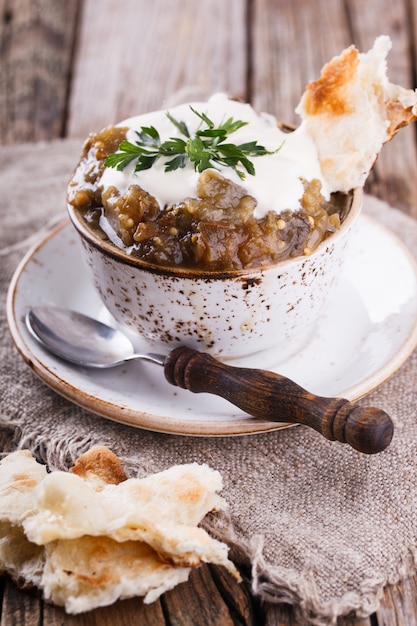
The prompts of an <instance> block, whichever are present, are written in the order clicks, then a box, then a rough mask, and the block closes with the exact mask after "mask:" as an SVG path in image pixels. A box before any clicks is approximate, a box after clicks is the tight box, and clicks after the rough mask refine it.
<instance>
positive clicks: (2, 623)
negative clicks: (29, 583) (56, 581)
mask: <svg viewBox="0 0 417 626" xmlns="http://www.w3.org/2000/svg"><path fill="white" fill-rule="evenodd" d="M41 623H42V600H41V594H40V593H39V592H38V591H36V590H34V591H21V590H19V589H18V588H17V587H16V585H15V584H14V583H13V582H12V581H11V580H10V579H9V578H8V577H5V578H4V593H3V603H2V606H1V620H0V626H39V624H41Z"/></svg>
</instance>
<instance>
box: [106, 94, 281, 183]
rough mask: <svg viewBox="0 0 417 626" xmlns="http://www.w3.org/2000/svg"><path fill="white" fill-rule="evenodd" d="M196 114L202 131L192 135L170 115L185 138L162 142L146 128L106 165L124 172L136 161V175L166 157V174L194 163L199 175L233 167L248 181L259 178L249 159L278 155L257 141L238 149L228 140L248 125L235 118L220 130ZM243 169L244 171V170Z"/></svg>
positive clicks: (237, 146) (211, 122)
mask: <svg viewBox="0 0 417 626" xmlns="http://www.w3.org/2000/svg"><path fill="white" fill-rule="evenodd" d="M190 108H191V110H192V112H193V113H194V114H195V115H197V116H198V117H199V118H200V120H201V121H200V125H199V128H198V130H197V131H196V132H195V133H194V134H191V133H190V132H189V130H188V127H187V125H186V124H185V122H182V121H178V120H176V119H175V118H174V117H173V116H172V115H171V114H170V113H169V112H167V114H166V115H167V117H168V119H169V120H170V122H171V123H172V124H173V125H174V126H175V127H176V128H177V129H178V130H179V131H180V133H181V135H183V136H184V137H185V139H182V138H181V137H171V138H169V139H168V140H166V141H163V142H162V141H161V137H160V135H159V133H158V131H157V130H156V128H155V127H154V126H142V127H141V130H140V131H136V134H137V136H138V141H135V142H134V143H132V142H130V141H127V140H125V141H122V143H121V144H120V146H119V148H118V150H117V152H114V153H113V154H110V155H109V156H108V157H107V158H106V160H105V162H104V164H105V165H106V166H107V167H114V168H116V169H117V170H123V169H124V168H125V167H127V166H128V165H129V163H131V161H134V160H135V159H136V165H135V172H140V171H142V170H147V169H150V168H151V167H152V166H153V164H154V163H155V162H156V161H157V160H158V159H160V158H161V157H164V158H165V159H167V160H166V163H165V171H166V172H171V171H173V170H176V169H178V168H183V167H185V166H186V164H187V161H191V163H193V165H194V169H195V171H196V172H203V171H204V170H206V169H208V168H216V165H223V166H226V167H231V168H232V169H233V170H234V171H235V172H236V173H237V175H238V176H239V177H240V178H241V179H244V178H245V175H246V174H245V171H244V170H246V172H247V173H248V174H252V175H254V174H255V167H254V165H253V163H252V161H250V159H249V158H248V157H257V156H263V155H266V154H274V153H275V152H278V150H279V149H280V148H281V146H280V147H279V148H278V150H275V151H274V152H269V151H268V150H267V149H266V148H264V146H261V145H259V144H258V142H257V141H249V142H247V143H241V144H239V145H235V144H233V143H229V142H228V141H227V140H228V138H229V135H231V134H233V133H234V132H235V131H237V130H238V129H239V128H242V126H246V125H247V124H248V122H244V121H242V120H234V119H233V118H232V117H230V118H229V119H227V120H226V121H225V122H223V123H222V124H220V125H219V126H217V127H216V125H215V124H214V122H213V121H212V120H211V119H210V118H209V117H208V116H207V115H206V114H205V113H200V112H198V111H196V110H195V109H193V107H191V106H190ZM242 167H243V168H244V169H242Z"/></svg>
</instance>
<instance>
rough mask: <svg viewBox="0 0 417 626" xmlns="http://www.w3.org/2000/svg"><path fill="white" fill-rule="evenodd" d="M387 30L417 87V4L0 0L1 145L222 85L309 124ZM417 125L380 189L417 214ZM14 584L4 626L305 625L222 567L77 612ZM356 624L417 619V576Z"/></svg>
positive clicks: (82, 128) (398, 147)
mask: <svg viewBox="0 0 417 626" xmlns="http://www.w3.org/2000/svg"><path fill="white" fill-rule="evenodd" d="M380 34H388V35H390V37H391V39H392V41H393V50H392V52H391V54H390V57H389V77H390V80H391V81H392V82H396V83H399V84H401V85H403V86H405V87H414V86H416V85H417V80H416V65H417V56H416V55H417V2H416V0H396V1H395V2H393V1H392V0H205V1H204V2H197V1H196V0H0V143H1V144H5V145H8V144H15V143H23V142H39V141H49V140H53V139H56V138H64V137H74V138H80V144H81V140H82V139H83V138H84V137H85V136H86V135H87V134H88V133H89V132H91V131H96V130H99V129H100V128H102V127H103V126H105V125H107V124H109V123H112V122H117V121H120V120H121V119H123V118H125V117H128V116H130V115H134V114H137V113H139V112H144V111H147V110H152V109H155V108H160V106H161V105H162V104H163V103H164V102H166V101H167V100H169V99H171V98H172V97H173V94H176V97H177V98H180V97H181V96H183V97H187V96H188V95H190V94H193V95H195V94H197V95H198V94H203V95H204V94H207V93H208V92H212V91H214V90H223V91H226V92H228V93H229V94H231V95H235V96H238V97H240V98H242V99H244V100H248V101H250V102H252V103H253V105H254V106H255V107H256V108H257V109H259V110H266V111H269V112H271V113H275V114H276V115H277V116H278V117H279V118H280V119H282V120H285V121H287V122H290V123H297V118H296V116H295V114H294V109H295V107H296V105H297V104H298V101H299V99H300V96H301V93H302V91H303V88H304V85H305V84H306V83H307V82H308V81H310V80H312V79H314V78H316V77H317V76H318V73H319V71H320V68H321V67H322V65H323V64H324V63H325V62H326V61H328V60H329V58H331V57H332V56H333V55H335V54H338V53H339V52H340V51H341V50H342V49H343V48H345V47H346V46H348V45H350V44H351V43H355V44H356V45H357V46H358V48H359V49H360V50H363V51H366V50H367V49H369V48H370V47H371V46H372V44H373V41H374V39H375V37H376V36H378V35H380ZM416 132H417V130H416V127H415V126H414V127H409V128H408V129H406V130H403V131H402V132H401V133H400V134H399V135H398V136H397V137H396V138H395V139H394V140H393V141H392V142H391V143H390V144H389V145H387V146H386V147H385V148H384V151H383V153H382V155H381V157H380V158H379V159H378V162H377V164H376V166H375V168H374V171H373V173H372V175H371V176H370V179H369V181H368V184H367V191H368V192H369V193H373V194H374V195H376V196H378V197H380V198H382V199H384V200H386V201H388V202H390V203H391V204H392V205H393V206H395V207H397V208H399V209H401V210H402V211H404V212H405V213H407V214H409V215H411V216H414V217H416V218H417V185H416V180H417V176H416V174H417V151H416V149H417V136H416ZM3 210H5V208H4V207H1V208H0V215H1V211H3ZM393 531H395V529H393ZM3 583H4V588H3V595H2V596H1V597H2V612H1V621H0V626H11V625H13V626H17V625H21V624H22V625H23V624H24V625H25V626H32V625H33V626H35V625H36V626H37V625H40V624H43V625H44V626H46V625H47V626H58V625H61V624H69V625H74V626H75V625H77V626H80V625H84V626H89V625H95V624H97V625H100V626H104V625H109V626H110V624H118V626H123V625H124V624H126V625H129V626H130V625H131V624H134V623H138V624H139V623H141V624H144V625H145V626H147V625H149V626H152V625H158V626H159V625H161V626H162V625H167V626H169V625H174V624H175V625H178V626H179V625H181V626H198V625H200V624H201V625H202V626H203V625H204V626H207V625H209V624H210V625H214V626H217V625H218V626H229V625H230V626H233V625H235V626H236V625H241V626H249V625H254V626H255V625H256V626H278V625H280V626H291V625H292V626H302V624H300V623H299V622H297V621H296V620H295V618H294V614H293V612H292V610H291V608H289V607H286V606H275V605H272V604H269V603H266V604H263V605H261V604H260V603H259V602H258V601H256V600H254V599H253V598H252V597H251V596H250V594H249V591H248V586H247V585H242V586H240V587H238V588H237V587H236V585H234V583H233V582H232V581H231V580H230V579H229V578H228V577H227V576H226V575H225V574H224V573H223V572H222V571H219V570H218V569H217V568H209V567H203V568H200V569H199V570H198V571H197V572H195V573H194V574H193V576H192V577H191V580H190V582H189V583H187V584H185V585H181V587H180V588H178V589H174V590H173V591H172V592H169V593H168V594H165V596H164V598H163V599H162V600H161V601H160V602H157V603H154V604H153V605H151V606H150V607H145V606H144V605H143V604H142V602H141V600H140V599H133V600H131V601H130V600H129V601H126V602H123V603H117V604H116V605H114V606H113V607H109V608H107V609H100V610H97V611H93V612H91V613H89V614H86V615H81V616H77V617H69V616H65V614H64V613H63V611H62V610H61V609H56V608H55V607H48V606H46V605H43V603H42V602H41V599H40V596H39V594H37V593H36V592H35V593H27V592H21V591H19V590H17V589H16V588H15V587H14V585H12V584H10V582H9V581H8V580H5V581H3ZM353 624H355V626H416V625H417V578H412V579H409V580H407V581H405V582H403V583H400V584H398V585H393V586H390V587H388V588H387V589H386V591H385V594H384V597H383V598H382V603H381V608H380V610H379V611H378V612H377V613H376V614H374V615H372V616H371V617H369V618H367V619H364V620H359V621H358V620H356V621H355V620H354V619H348V618H343V619H342V618H341V619H339V620H338V626H342V625H343V626H349V625H350V626H353Z"/></svg>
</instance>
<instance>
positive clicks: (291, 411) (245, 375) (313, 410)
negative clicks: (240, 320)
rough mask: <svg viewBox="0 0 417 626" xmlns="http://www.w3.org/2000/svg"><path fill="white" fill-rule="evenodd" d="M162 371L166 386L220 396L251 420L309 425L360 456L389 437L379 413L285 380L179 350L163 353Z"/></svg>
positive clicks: (388, 425)
mask: <svg viewBox="0 0 417 626" xmlns="http://www.w3.org/2000/svg"><path fill="white" fill-rule="evenodd" d="M164 370H165V377H166V379H167V381H168V382H169V383H171V384H172V385H175V386H177V387H182V388H183V389H188V390H189V391H192V392H194V393H201V392H206V393H211V394H214V395H217V396H221V397H222V398H225V399H226V400H228V401H229V402H231V403H232V404H234V405H235V406H237V407H239V408H240V409H242V410H243V411H245V412H246V413H248V414H249V415H252V416H254V417H257V418H261V419H264V420H270V421H273V422H286V423H290V424H304V425H306V426H311V427H312V428H314V429H315V430H317V431H318V432H319V433H321V434H322V435H323V436H324V437H325V438H326V439H329V440H331V441H334V440H337V441H340V442H342V443H347V444H349V445H350V446H352V448H355V450H358V451H359V452H364V453H365V454H375V453H376V452H382V450H385V448H387V447H388V445H389V444H390V442H391V439H392V436H393V431H394V426H393V423H392V421H391V418H390V417H389V416H388V415H387V414H386V413H385V412H384V411H382V410H380V409H377V408H374V407H360V406H357V405H355V404H352V403H351V402H349V401H348V400H345V399H343V398H325V397H320V396H316V395H314V394H312V393H310V392H309V391H306V390H305V389H303V388H302V387H300V386H299V385H298V384H297V383H295V382H293V381H292V380H290V379H288V378H286V377H285V376H281V375H279V374H275V373H274V372H268V371H266V370H260V369H249V368H242V367H233V366H230V365H226V364H225V363H222V362H221V361H218V360H217V359H215V358H213V357H212V356H210V355H209V354H207V353H204V352H198V351H197V350H192V349H190V348H187V347H184V346H181V347H179V348H176V349H175V350H173V351H172V352H171V353H170V354H169V355H168V357H167V358H166V360H165V364H164Z"/></svg>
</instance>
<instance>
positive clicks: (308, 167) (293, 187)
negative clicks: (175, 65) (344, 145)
mask: <svg viewBox="0 0 417 626" xmlns="http://www.w3.org/2000/svg"><path fill="white" fill-rule="evenodd" d="M191 107H192V108H191ZM192 109H194V110H196V111H198V112H199V113H204V114H205V115H207V116H208V117H209V118H210V119H211V120H212V121H213V122H214V124H215V126H218V125H220V124H221V123H222V122H224V121H226V120H227V119H228V118H230V117H232V118H233V119H234V120H242V121H245V122H247V124H246V125H245V126H242V127H241V128H239V129H238V130H236V131H235V132H234V133H232V134H230V137H229V140H228V141H230V142H231V143H234V144H236V145H239V144H242V143H247V142H250V141H257V142H258V144H259V145H262V146H264V147H265V148H266V149H267V150H268V151H269V152H272V153H273V154H267V155H263V156H256V157H249V158H250V160H251V161H252V163H253V165H254V167H255V175H251V174H248V173H247V174H246V176H245V178H244V180H241V178H240V177H239V176H238V175H237V174H236V172H235V171H234V170H233V169H232V168H231V167H227V166H221V165H217V164H216V169H217V170H218V171H219V172H220V173H221V174H222V176H224V177H225V178H228V179H230V180H231V181H233V182H235V183H237V184H239V185H241V186H242V187H244V188H245V190H246V191H247V193H248V194H249V195H251V196H253V197H254V198H255V199H256V200H257V206H256V208H255V210H254V217H256V218H262V217H264V216H265V215H266V214H267V213H268V212H269V211H275V212H276V213H278V214H279V213H281V212H282V211H284V210H290V211H296V210H297V209H299V208H300V199H301V197H302V195H303V191H304V187H303V183H302V179H306V180H312V179H314V178H316V179H319V180H320V181H321V183H322V194H323V196H324V197H325V198H328V197H329V193H328V190H327V187H326V184H325V181H324V178H323V175H322V172H321V168H320V163H319V159H318V155H317V151H316V147H315V144H314V142H313V140H312V138H311V137H310V136H309V135H308V133H307V132H306V130H305V127H304V126H303V125H301V126H299V127H298V128H297V129H296V130H295V131H294V132H292V133H284V132H283V131H281V130H280V129H279V128H278V125H277V120H276V118H275V117H274V116H272V115H270V114H266V113H261V114H258V113H256V111H255V110H254V109H253V108H252V106H251V105H249V104H244V103H242V102H237V101H234V100H230V99H229V98H228V97H227V96H226V95H225V94H222V93H219V94H215V95H213V96H212V97H211V98H210V99H209V100H207V102H194V103H190V104H181V105H178V106H175V107H172V108H170V109H169V113H170V115H171V116H172V117H174V118H175V119H176V120H177V121H179V122H185V124H186V125H187V128H188V130H189V132H190V134H191V135H192V134H194V133H195V132H196V131H197V130H198V129H199V127H200V123H201V120H200V119H199V117H198V116H197V115H196V114H195V113H194V112H193V111H192ZM118 126H123V127H128V128H129V130H128V133H127V137H126V138H127V140H128V141H131V142H132V143H134V142H135V141H137V139H138V137H137V134H136V131H140V130H141V127H142V126H154V127H155V128H156V129H157V130H158V132H159V135H160V138H161V141H162V142H163V141H166V140H167V139H170V138H171V137H182V138H183V139H184V136H183V135H181V133H180V131H179V130H178V128H177V127H176V126H175V125H174V124H173V123H172V122H171V121H170V120H169V118H168V116H167V110H160V111H153V112H151V113H145V114H142V115H138V116H135V117H131V118H129V119H127V120H124V121H122V122H120V123H119V124H118ZM278 148H279V150H278ZM277 150H278V151H277ZM165 163H166V160H164V158H160V159H158V160H157V161H156V162H155V164H154V165H153V166H152V167H151V168H150V169H148V170H143V171H140V172H136V173H135V171H134V168H135V162H134V161H133V162H132V163H130V165H128V166H127V167H126V168H125V169H124V170H122V171H118V170H116V169H114V168H110V167H106V168H105V169H104V173H103V174H102V176H101V179H100V181H97V182H98V185H99V186H100V187H102V188H103V189H105V188H108V187H111V186H114V187H116V188H117V189H119V190H120V192H121V193H124V192H125V191H126V190H127V188H128V187H129V185H132V184H133V185H139V186H140V187H142V189H145V190H146V191H147V192H148V193H150V194H151V195H152V196H154V197H155V198H156V199H157V201H158V202H159V204H160V206H161V208H163V207H164V206H166V205H168V204H176V203H177V202H180V201H181V200H184V198H189V197H196V196H197V181H198V177H199V175H200V174H199V173H198V172H195V171H194V166H193V164H192V163H191V162H190V161H188V162H187V164H186V166H185V167H184V168H179V169H177V170H174V171H170V172H166V171H165Z"/></svg>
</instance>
